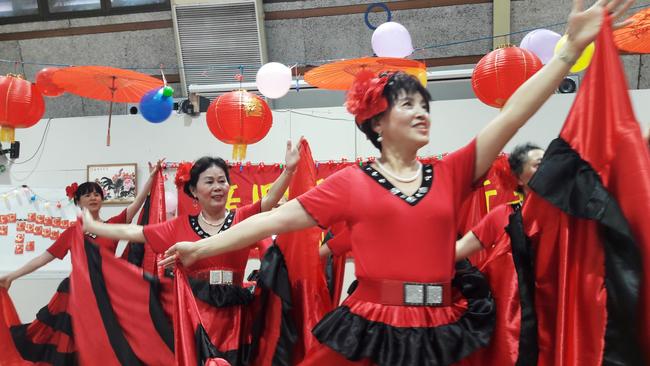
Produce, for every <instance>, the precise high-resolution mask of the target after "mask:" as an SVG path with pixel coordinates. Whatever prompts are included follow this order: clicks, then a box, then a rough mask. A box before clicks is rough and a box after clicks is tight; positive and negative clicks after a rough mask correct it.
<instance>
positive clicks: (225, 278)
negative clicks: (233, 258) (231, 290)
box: [210, 270, 233, 285]
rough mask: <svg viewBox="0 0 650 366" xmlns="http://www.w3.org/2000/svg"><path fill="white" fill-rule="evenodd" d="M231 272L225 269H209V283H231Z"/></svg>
mask: <svg viewBox="0 0 650 366" xmlns="http://www.w3.org/2000/svg"><path fill="white" fill-rule="evenodd" d="M232 281H233V272H232V271H225V270H216V271H210V284H211V285H232Z"/></svg>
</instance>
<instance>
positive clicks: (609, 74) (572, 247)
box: [524, 17, 650, 366]
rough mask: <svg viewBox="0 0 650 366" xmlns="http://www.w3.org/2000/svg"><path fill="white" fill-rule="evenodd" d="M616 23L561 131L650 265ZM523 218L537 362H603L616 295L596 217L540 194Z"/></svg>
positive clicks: (644, 172) (646, 181)
mask: <svg viewBox="0 0 650 366" xmlns="http://www.w3.org/2000/svg"><path fill="white" fill-rule="evenodd" d="M610 22H611V20H610V19H609V17H607V19H606V21H605V22H604V24H603V28H602V30H601V32H600V35H599V36H598V39H597V41H596V54H595V55H594V57H593V60H592V62H591V66H590V68H589V70H588V72H587V75H586V76H585V78H584V79H583V81H582V84H581V86H580V91H579V92H578V95H577V96H576V100H575V102H574V105H573V107H572V109H571V111H570V113H569V116H568V117H567V120H566V122H565V124H564V127H563V128H562V131H561V133H560V136H561V138H562V139H563V140H564V141H566V142H567V143H568V144H569V145H570V146H571V148H572V149H573V150H574V151H575V152H577V153H578V154H579V155H580V157H581V158H582V159H583V160H585V161H586V162H588V163H589V164H590V165H591V167H592V168H593V170H594V171H595V172H596V173H597V174H598V175H599V176H600V178H601V180H602V183H603V185H604V187H605V188H606V189H607V191H608V192H609V194H610V195H611V196H612V197H613V198H614V199H615V200H616V201H617V202H618V204H619V206H620V207H621V209H622V212H623V215H624V216H625V218H626V220H627V222H628V224H629V226H630V229H631V231H632V233H633V236H634V238H635V241H636V244H637V245H638V246H639V248H640V252H641V255H642V265H643V267H644V268H646V269H648V268H650V225H648V223H647V213H648V212H650V157H649V155H648V149H647V146H646V144H645V143H644V142H643V140H642V137H641V132H640V128H639V124H638V122H637V121H636V119H635V117H634V113H633V111H632V107H631V103H630V100H629V96H628V88H627V83H626V79H625V74H624V73H623V70H622V67H621V61H620V58H619V55H618V52H617V50H616V47H615V45H614V43H613V39H612V31H611V24H610ZM533 218H534V219H533ZM524 222H525V224H526V231H527V235H528V236H529V237H530V238H531V239H532V240H533V243H534V245H535V246H536V282H537V291H536V294H535V304H536V310H537V315H538V320H539V347H540V353H539V354H540V358H539V363H538V364H539V365H540V366H545V365H554V366H569V365H600V364H603V363H604V362H605V360H603V352H604V351H605V341H604V336H605V329H606V326H607V321H608V314H607V302H608V301H613V300H611V299H608V298H607V291H606V289H605V280H604V278H605V256H604V252H603V248H602V245H601V242H602V237H601V235H600V229H599V227H598V225H597V223H596V222H594V221H589V220H583V219H578V218H576V217H572V216H569V215H567V214H565V213H563V212H562V211H560V210H559V209H558V208H556V207H555V206H552V205H551V204H550V203H548V202H547V201H545V200H543V199H542V198H540V197H539V196H537V195H536V194H532V195H531V197H529V198H528V199H527V201H526V204H525V206H524ZM643 276H644V277H643V278H642V280H641V286H642V287H641V291H640V295H641V304H640V306H639V309H640V311H641V314H640V316H641V318H640V319H642V323H641V324H640V325H639V328H640V329H641V330H642V332H643V334H640V335H639V336H640V338H639V339H640V340H641V342H643V343H644V345H645V347H644V349H645V350H646V353H647V352H648V350H650V337H649V336H648V329H650V323H649V319H650V318H649V317H648V311H647V309H648V306H649V305H650V303H649V302H648V286H649V284H650V281H649V280H650V277H649V276H650V271H648V270H646V271H645V272H643Z"/></svg>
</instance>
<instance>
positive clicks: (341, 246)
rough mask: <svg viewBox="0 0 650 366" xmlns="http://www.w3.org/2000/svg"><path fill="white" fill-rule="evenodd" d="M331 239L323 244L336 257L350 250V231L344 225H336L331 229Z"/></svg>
mask: <svg viewBox="0 0 650 366" xmlns="http://www.w3.org/2000/svg"><path fill="white" fill-rule="evenodd" d="M331 231H332V238H331V239H330V240H328V241H327V243H325V244H326V245H327V247H328V248H330V250H331V251H332V254H334V255H336V256H340V255H344V254H345V253H347V252H349V251H350V250H351V249H352V245H351V243H350V231H348V228H347V226H346V225H345V223H338V224H335V225H334V226H333V227H332V230H331Z"/></svg>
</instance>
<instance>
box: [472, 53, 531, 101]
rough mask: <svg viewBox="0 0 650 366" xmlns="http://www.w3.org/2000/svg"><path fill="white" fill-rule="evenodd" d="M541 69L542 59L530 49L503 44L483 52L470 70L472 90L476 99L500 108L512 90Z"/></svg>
mask: <svg viewBox="0 0 650 366" xmlns="http://www.w3.org/2000/svg"><path fill="white" fill-rule="evenodd" d="M541 68H542V61H541V60H540V59H539V58H538V57H537V56H535V54H533V53H532V52H530V51H527V50H524V49H522V48H519V47H504V48H499V49H497V50H494V51H492V52H490V53H488V54H487V55H485V56H484V57H483V58H482V59H481V60H480V61H479V62H478V63H477V64H476V67H475V68H474V72H473V73H472V89H474V93H475V94H476V96H477V97H478V99H479V100H480V101H481V102H483V103H485V104H487V105H489V106H491V107H495V108H501V107H503V105H504V104H505V103H506V101H507V100H508V98H510V96H511V95H512V93H514V92H515V90H517V88H519V86H520V85H521V84H523V83H524V82H525V81H526V80H528V78H530V77H531V76H533V74H535V73H536V72H537V71H538V70H539V69H541Z"/></svg>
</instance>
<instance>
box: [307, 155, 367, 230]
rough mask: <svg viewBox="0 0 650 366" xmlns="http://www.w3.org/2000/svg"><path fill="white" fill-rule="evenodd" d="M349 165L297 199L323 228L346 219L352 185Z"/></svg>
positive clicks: (352, 167)
mask: <svg viewBox="0 0 650 366" xmlns="http://www.w3.org/2000/svg"><path fill="white" fill-rule="evenodd" d="M352 169H358V168H355V166H354V165H353V166H351V167H348V168H345V169H343V170H340V171H338V172H336V173H334V174H332V175H331V176H329V177H327V178H326V179H325V180H324V181H323V183H321V184H320V185H318V186H316V187H314V188H312V189H310V190H309V191H307V192H305V193H303V194H302V195H300V196H299V197H298V198H297V200H298V202H300V204H301V205H302V207H303V208H304V209H305V211H307V213H308V214H309V215H310V216H311V217H312V218H313V219H314V220H315V221H316V222H317V223H318V226H320V227H321V228H323V229H325V228H328V227H330V226H332V224H334V223H336V222H339V221H346V218H347V217H346V214H347V213H348V212H349V211H348V210H349V207H348V206H347V203H348V202H351V201H350V199H349V196H350V187H351V186H352V184H353V183H352V180H351V177H352V174H354V171H353V170H352Z"/></svg>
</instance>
